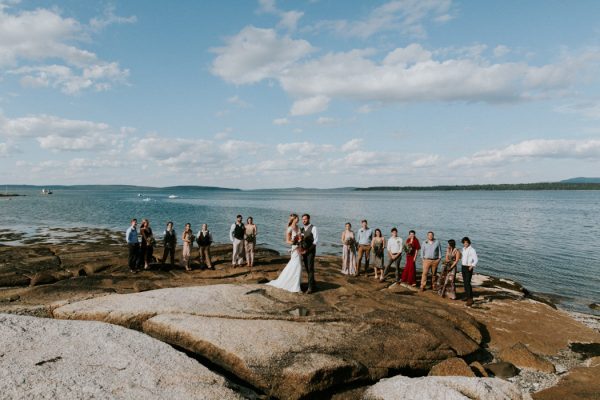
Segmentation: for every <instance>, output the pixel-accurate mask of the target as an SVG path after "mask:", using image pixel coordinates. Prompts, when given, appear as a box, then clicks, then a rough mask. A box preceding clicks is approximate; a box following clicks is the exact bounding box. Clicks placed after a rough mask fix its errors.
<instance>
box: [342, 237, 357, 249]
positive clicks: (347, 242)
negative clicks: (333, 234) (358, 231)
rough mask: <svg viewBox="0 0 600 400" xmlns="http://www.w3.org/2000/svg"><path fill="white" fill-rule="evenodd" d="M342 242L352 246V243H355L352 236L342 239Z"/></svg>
mask: <svg viewBox="0 0 600 400" xmlns="http://www.w3.org/2000/svg"><path fill="white" fill-rule="evenodd" d="M344 244H345V245H346V246H349V247H354V245H355V244H356V241H355V240H354V238H347V239H346V240H345V241H344Z"/></svg>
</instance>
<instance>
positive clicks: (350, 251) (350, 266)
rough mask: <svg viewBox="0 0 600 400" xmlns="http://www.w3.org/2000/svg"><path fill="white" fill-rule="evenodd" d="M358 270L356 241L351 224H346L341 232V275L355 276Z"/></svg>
mask: <svg viewBox="0 0 600 400" xmlns="http://www.w3.org/2000/svg"><path fill="white" fill-rule="evenodd" d="M357 270H358V268H357V266H356V239H355V236H354V231H352V224H351V223H350V222H346V226H345V229H344V232H342V274H344V275H356V271H357Z"/></svg>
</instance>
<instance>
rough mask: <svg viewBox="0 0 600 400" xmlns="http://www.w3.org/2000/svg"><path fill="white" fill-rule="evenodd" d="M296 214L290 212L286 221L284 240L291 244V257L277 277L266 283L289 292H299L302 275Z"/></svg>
mask: <svg viewBox="0 0 600 400" xmlns="http://www.w3.org/2000/svg"><path fill="white" fill-rule="evenodd" d="M298 219H299V218H298V214H291V215H290V220H289V222H288V228H287V230H286V234H285V242H286V243H287V244H289V245H291V246H292V249H291V253H292V255H291V258H290V261H289V262H288V263H287V265H286V266H285V268H284V269H283V271H281V274H279V277H278V278H277V279H275V280H274V281H271V282H269V283H267V285H271V286H275V287H276V288H280V289H284V290H287V291H289V292H300V279H301V276H302V261H301V258H300V249H299V246H298V242H297V240H298V239H296V237H299V236H300V229H299V228H298Z"/></svg>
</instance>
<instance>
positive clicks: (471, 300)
mask: <svg viewBox="0 0 600 400" xmlns="http://www.w3.org/2000/svg"><path fill="white" fill-rule="evenodd" d="M465 305H466V306H467V307H473V299H467V304H465Z"/></svg>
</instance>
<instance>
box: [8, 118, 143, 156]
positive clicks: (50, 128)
mask: <svg viewBox="0 0 600 400" xmlns="http://www.w3.org/2000/svg"><path fill="white" fill-rule="evenodd" d="M132 129H133V128H127V127H123V128H121V129H114V128H113V127H111V126H110V125H108V124H105V123H99V122H92V121H84V120H72V119H64V118H59V117H56V116H52V115H44V114H41V115H30V116H27V117H21V118H14V119H9V118H6V117H4V116H3V115H2V114H0V136H5V137H10V138H13V139H15V140H17V139H24V138H35V139H36V140H37V141H38V143H39V144H40V147H42V148H44V149H49V150H56V151H61V150H64V151H74V150H96V151H100V150H110V149H114V148H118V147H120V146H122V143H123V141H124V139H125V137H126V136H127V134H129V133H131V132H132Z"/></svg>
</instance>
